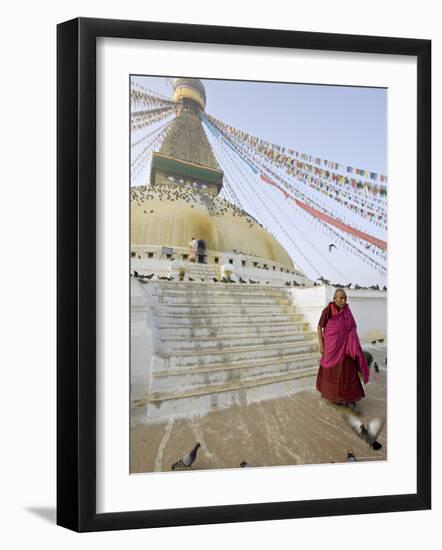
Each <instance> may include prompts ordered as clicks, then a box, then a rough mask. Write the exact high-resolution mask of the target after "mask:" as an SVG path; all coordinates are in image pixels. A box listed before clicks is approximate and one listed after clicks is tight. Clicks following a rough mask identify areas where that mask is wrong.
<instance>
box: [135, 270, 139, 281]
mask: <svg viewBox="0 0 442 550" xmlns="http://www.w3.org/2000/svg"><path fill="white" fill-rule="evenodd" d="M139 276H140V275H139V273H138V271H134V277H135V278H136V279H138V277H139Z"/></svg>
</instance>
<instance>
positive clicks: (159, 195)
mask: <svg viewBox="0 0 442 550" xmlns="http://www.w3.org/2000/svg"><path fill="white" fill-rule="evenodd" d="M130 199H131V202H132V203H136V204H137V205H138V206H146V202H148V201H149V200H160V201H162V200H164V201H170V202H174V201H178V200H182V201H185V202H187V203H189V204H190V207H191V208H194V207H195V205H198V204H199V205H201V206H205V207H206V208H207V210H208V211H209V213H210V214H211V215H214V216H223V215H224V214H226V213H227V212H229V211H230V212H232V215H233V217H237V216H238V217H240V218H244V219H245V220H246V222H247V223H248V225H249V227H252V226H253V225H259V226H260V227H263V226H262V224H260V223H259V222H258V221H257V220H256V219H255V218H254V217H253V216H251V215H250V214H249V213H247V212H246V211H245V210H243V209H242V208H239V207H238V206H236V204H234V203H231V202H229V201H227V200H225V199H223V198H221V197H220V196H216V197H213V196H212V195H210V194H209V193H207V192H204V191H201V190H200V189H198V188H197V187H191V186H190V185H183V184H176V183H173V182H170V184H169V185H163V184H160V185H155V186H149V187H147V186H145V185H141V186H137V187H132V188H131V190H130ZM153 212H154V210H150V211H149V212H148V211H147V210H144V213H145V214H148V213H149V214H152V213H153Z"/></svg>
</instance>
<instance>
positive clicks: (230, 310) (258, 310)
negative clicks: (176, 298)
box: [154, 303, 294, 316]
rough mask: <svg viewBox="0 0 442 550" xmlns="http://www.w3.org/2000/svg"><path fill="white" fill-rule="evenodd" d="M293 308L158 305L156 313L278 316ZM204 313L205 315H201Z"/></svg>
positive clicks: (250, 305) (228, 305)
mask: <svg viewBox="0 0 442 550" xmlns="http://www.w3.org/2000/svg"><path fill="white" fill-rule="evenodd" d="M293 310H294V308H293V306H289V305H284V304H274V303H273V304H222V303H220V304H218V305H215V304H207V303H200V304H178V305H172V304H159V305H158V304H156V305H155V306H154V311H155V313H156V314H158V315H159V316H162V315H174V316H175V315H191V316H193V315H195V314H197V315H204V316H208V315H209V316H210V315H215V316H218V315H250V314H253V315H255V314H256V315H276V314H292V313H293ZM201 312H203V313H201Z"/></svg>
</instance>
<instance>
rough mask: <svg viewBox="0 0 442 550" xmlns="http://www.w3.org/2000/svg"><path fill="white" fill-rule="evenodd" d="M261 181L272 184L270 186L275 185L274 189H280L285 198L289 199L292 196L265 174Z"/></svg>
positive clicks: (262, 175)
mask: <svg viewBox="0 0 442 550" xmlns="http://www.w3.org/2000/svg"><path fill="white" fill-rule="evenodd" d="M261 179H262V180H264V181H265V182H266V183H268V184H270V185H273V187H276V188H277V189H279V190H280V191H282V193H284V195H285V198H286V199H287V198H289V197H290V196H291V195H290V193H287V191H286V190H285V189H283V188H282V187H280V186H279V185H278V184H277V183H275V182H274V181H272V180H271V179H270V178H268V177H267V176H265V175H264V174H261Z"/></svg>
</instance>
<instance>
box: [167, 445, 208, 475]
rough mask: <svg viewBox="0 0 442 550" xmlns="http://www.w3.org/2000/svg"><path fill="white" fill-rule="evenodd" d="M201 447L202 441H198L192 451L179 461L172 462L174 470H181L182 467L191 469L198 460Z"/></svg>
mask: <svg viewBox="0 0 442 550" xmlns="http://www.w3.org/2000/svg"><path fill="white" fill-rule="evenodd" d="M200 447H201V444H200V443H196V444H195V446H194V447H193V449H192V450H191V451H189V452H188V453H186V454H185V455H184V456H183V458H180V460H178V461H177V462H175V463H174V464H172V468H171V469H172V470H180V469H190V468H191V467H192V464H193V463H194V462H195V460H196V454H197V452H198V449H199V448H200Z"/></svg>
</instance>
